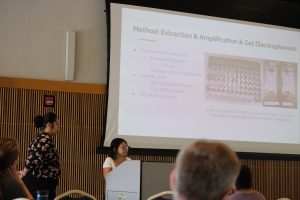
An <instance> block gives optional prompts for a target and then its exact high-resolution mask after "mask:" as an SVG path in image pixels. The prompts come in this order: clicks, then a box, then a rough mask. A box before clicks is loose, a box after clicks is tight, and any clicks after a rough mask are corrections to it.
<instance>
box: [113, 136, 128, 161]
mask: <svg viewBox="0 0 300 200" xmlns="http://www.w3.org/2000/svg"><path fill="white" fill-rule="evenodd" d="M122 142H125V143H126V144H127V141H126V140H124V139H123V138H115V139H113V140H112V141H111V143H110V153H109V155H108V156H109V157H111V158H112V159H113V160H115V159H116V158H117V153H118V148H119V146H120V144H121V143H122Z"/></svg>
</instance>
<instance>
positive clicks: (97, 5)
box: [0, 0, 107, 84]
mask: <svg viewBox="0 0 300 200" xmlns="http://www.w3.org/2000/svg"><path fill="white" fill-rule="evenodd" d="M104 11H105V1H104V0H0V76H5V77H18V78H31V79H40V80H55V81H64V75H65V35H66V31H75V32H76V53H75V76H74V82H81V83H95V84H105V83H106V71H107V69H106V63H107V62H106V57H107V56H106V55H107V52H106V48H107V42H106V35H107V34H106V14H105V12H104Z"/></svg>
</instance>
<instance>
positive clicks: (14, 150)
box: [0, 138, 20, 175]
mask: <svg viewBox="0 0 300 200" xmlns="http://www.w3.org/2000/svg"><path fill="white" fill-rule="evenodd" d="M19 153H20V150H19V145H18V143H17V141H16V140H15V139H11V138H0V172H1V174H2V175H3V174H5V173H6V172H7V170H8V168H9V167H11V166H12V165H14V164H16V161H17V159H18V156H19Z"/></svg>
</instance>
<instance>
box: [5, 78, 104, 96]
mask: <svg viewBox="0 0 300 200" xmlns="http://www.w3.org/2000/svg"><path fill="white" fill-rule="evenodd" d="M0 87H7V88H20V89H34V90H48V91H61V92H74V93H88V94H105V92H106V86H105V85H100V84H84V83H76V82H61V81H46V80H35V79H23V78H10V77H0Z"/></svg>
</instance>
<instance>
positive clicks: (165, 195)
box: [147, 191, 173, 200]
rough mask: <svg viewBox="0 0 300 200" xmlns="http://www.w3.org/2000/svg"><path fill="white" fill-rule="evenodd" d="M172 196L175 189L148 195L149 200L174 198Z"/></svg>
mask: <svg viewBox="0 0 300 200" xmlns="http://www.w3.org/2000/svg"><path fill="white" fill-rule="evenodd" d="M172 197H173V191H162V192H159V193H157V194H154V195H152V196H150V197H148V199H147V200H164V199H172Z"/></svg>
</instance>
